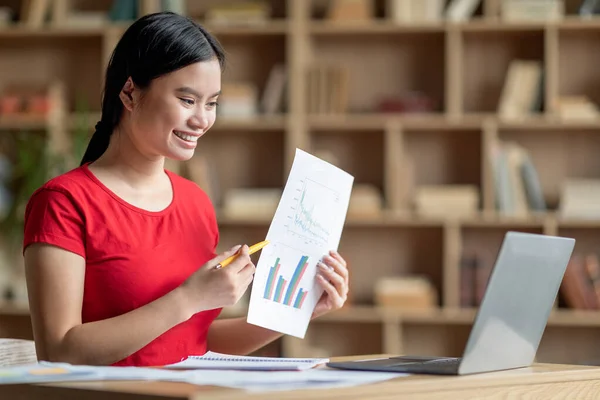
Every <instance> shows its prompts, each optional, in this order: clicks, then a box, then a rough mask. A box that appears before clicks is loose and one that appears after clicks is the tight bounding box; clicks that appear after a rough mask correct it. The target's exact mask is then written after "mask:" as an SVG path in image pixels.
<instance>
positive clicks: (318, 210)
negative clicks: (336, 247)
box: [285, 178, 340, 246]
mask: <svg viewBox="0 0 600 400" xmlns="http://www.w3.org/2000/svg"><path fill="white" fill-rule="evenodd" d="M293 200H294V201H293V203H292V204H293V205H292V207H290V211H289V214H288V215H287V221H286V225H285V227H286V229H287V232H286V233H287V234H288V235H291V236H296V237H298V238H301V239H302V240H303V241H304V242H306V243H313V244H316V245H319V246H323V245H326V244H327V243H328V242H329V236H330V235H331V231H330V229H331V228H330V227H332V226H335V225H336V224H335V223H334V218H335V214H336V213H334V212H332V210H335V209H336V208H337V207H338V205H339V202H340V196H339V193H338V192H337V191H335V190H333V189H331V188H329V187H327V186H325V185H323V184H321V183H319V182H316V181H314V180H312V179H307V178H305V179H302V180H299V181H298V187H297V188H296V189H295V192H294V199H293Z"/></svg>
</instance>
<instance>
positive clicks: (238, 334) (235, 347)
mask: <svg viewBox="0 0 600 400" xmlns="http://www.w3.org/2000/svg"><path fill="white" fill-rule="evenodd" d="M281 336H282V334H281V333H279V332H275V331H271V330H269V329H265V328H262V327H260V326H256V325H252V324H249V323H247V322H246V318H227V319H218V320H216V321H214V322H213V323H212V325H211V326H210V329H209V331H208V349H209V350H210V351H215V352H217V353H225V354H241V355H247V354H250V353H252V352H254V351H256V350H258V349H260V348H262V347H264V346H266V345H267V344H269V343H271V342H272V341H274V340H275V339H278V338H279V337H281Z"/></svg>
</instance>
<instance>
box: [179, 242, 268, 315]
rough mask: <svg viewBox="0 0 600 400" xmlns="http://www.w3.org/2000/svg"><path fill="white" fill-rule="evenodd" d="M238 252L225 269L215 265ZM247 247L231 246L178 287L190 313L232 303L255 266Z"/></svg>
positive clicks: (235, 301)
mask: <svg viewBox="0 0 600 400" xmlns="http://www.w3.org/2000/svg"><path fill="white" fill-rule="evenodd" d="M238 250H239V255H238V257H237V258H236V259H235V260H234V261H233V262H232V263H231V264H229V265H228V266H226V267H224V268H221V269H217V268H216V266H217V264H219V263H220V262H222V261H224V260H225V259H227V258H228V257H230V256H232V255H234V254H235V253H236V252H237V251H238ZM249 251H250V249H249V248H248V246H247V245H243V246H241V247H240V246H239V245H238V246H234V247H232V248H231V249H229V250H227V251H225V252H224V253H222V254H219V255H218V256H216V257H215V258H213V259H212V260H210V261H208V262H207V263H206V264H204V265H203V266H202V267H201V268H200V269H198V270H197V271H196V272H194V273H193V274H192V275H191V276H190V277H189V278H188V279H187V280H186V281H185V282H184V283H183V284H182V285H181V289H183V292H184V293H185V297H186V299H187V303H188V304H189V305H190V307H191V310H192V312H193V314H195V313H198V312H200V311H205V310H212V309H215V308H220V307H227V306H232V305H234V304H236V303H237V302H238V301H239V299H240V298H241V297H242V296H243V295H244V293H245V292H246V290H247V289H248V286H249V285H250V283H251V282H252V280H253V279H254V271H255V270H256V267H255V265H254V264H253V263H252V260H251V259H250V252H249Z"/></svg>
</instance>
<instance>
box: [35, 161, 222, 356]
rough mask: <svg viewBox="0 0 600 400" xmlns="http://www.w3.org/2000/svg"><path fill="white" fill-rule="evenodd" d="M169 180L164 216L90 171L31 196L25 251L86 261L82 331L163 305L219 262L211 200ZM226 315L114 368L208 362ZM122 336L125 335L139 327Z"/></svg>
mask: <svg viewBox="0 0 600 400" xmlns="http://www.w3.org/2000/svg"><path fill="white" fill-rule="evenodd" d="M167 174H168V176H169V178H170V180H171V184H172V186H173V201H172V202H171V204H170V205H169V206H168V207H167V208H166V209H164V210H162V211H158V212H152V211H147V210H144V209H141V208H138V207H135V206H133V205H132V204H129V203H127V202H125V201H124V200H123V199H121V198H120V197H118V196H117V195H116V194H115V193H113V192H112V191H111V190H109V189H108V188H107V187H106V186H104V185H103V184H102V183H101V182H100V181H99V180H98V179H97V178H96V177H95V176H94V175H93V174H92V173H91V171H90V170H89V169H88V167H87V165H83V166H81V167H78V168H75V169H73V170H71V171H69V172H67V173H65V174H63V175H60V176H58V177H55V178H53V179H51V180H49V181H48V182H47V183H46V184H44V185H43V186H42V187H41V188H39V189H38V190H37V191H36V192H35V193H34V194H33V195H32V196H31V198H30V200H29V203H28V204H27V208H26V211H25V235H24V243H23V249H25V248H26V247H27V246H28V245H29V244H31V243H34V242H43V243H48V244H52V245H55V246H58V247H61V248H63V249H66V250H68V251H71V252H73V253H76V254H79V255H81V256H82V257H84V258H85V261H86V271H85V284H84V285H85V286H84V296H83V310H82V315H81V317H82V320H83V323H86V322H91V321H98V320H102V319H106V318H111V317H115V316H118V315H120V314H124V313H126V312H128V311H131V310H134V309H136V308H138V307H141V306H143V305H145V304H147V303H150V302H151V301H153V300H156V299H158V298H160V297H162V296H163V295H165V294H167V293H168V292H169V291H171V290H172V289H174V288H176V287H177V286H179V285H180V284H181V283H182V282H184V280H185V279H186V278H187V277H189V276H190V275H191V274H192V273H193V272H194V271H196V270H197V269H198V268H199V267H201V266H202V265H203V264H204V263H205V262H206V261H208V260H209V259H211V258H213V257H214V256H215V251H216V246H217V243H218V240H219V233H218V229H217V223H216V217H215V213H214V208H213V206H212V203H211V201H210V199H209V198H208V196H207V195H206V193H205V192H204V191H203V190H202V189H200V187H198V186H197V185H196V184H195V183H193V182H191V181H189V180H187V179H184V178H182V177H180V176H178V175H176V174H174V173H172V172H169V171H167ZM220 311H221V309H215V310H209V311H204V312H200V313H198V314H196V315H194V316H193V317H192V318H190V319H189V320H187V321H185V322H183V323H181V324H179V325H177V326H175V327H173V328H172V329H170V330H169V331H167V332H165V333H164V334H162V335H161V336H159V337H158V338H156V339H155V340H154V341H152V342H151V343H149V344H148V345H146V346H145V347H143V348H142V349H140V350H139V351H137V352H135V353H134V354H132V355H130V356H129V357H127V358H125V359H123V360H121V361H119V362H117V363H116V364H114V365H119V366H131V365H135V366H148V365H165V364H169V363H173V362H177V361H180V360H181V359H182V358H183V357H185V356H188V355H201V354H204V353H205V352H206V350H207V348H206V337H207V332H208V328H209V326H210V324H211V323H212V322H213V320H214V319H215V318H216V317H217V316H218V315H219V313H220ZM117 329H122V330H123V333H124V334H126V332H127V331H128V330H130V329H133V327H128V326H122V327H119V328H117Z"/></svg>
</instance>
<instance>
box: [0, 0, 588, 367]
mask: <svg viewBox="0 0 600 400" xmlns="http://www.w3.org/2000/svg"><path fill="white" fill-rule="evenodd" d="M13 3H18V2H13ZM100 3H106V2H100ZM202 3H203V4H204V3H210V2H202ZM213 3H214V2H213ZM326 3H327V2H326V1H321V0H313V1H309V0H286V1H285V2H284V1H281V0H271V1H270V4H272V5H273V6H274V9H275V11H274V19H273V21H270V22H269V23H266V24H262V25H257V26H244V27H223V26H212V25H207V27H208V28H209V29H210V30H211V31H212V32H214V33H215V34H216V35H217V37H218V38H219V40H221V42H222V43H223V45H224V47H225V49H226V51H227V52H228V54H229V59H230V63H229V66H228V70H227V71H226V73H225V74H224V77H223V80H224V82H233V81H238V80H246V81H250V82H253V83H255V84H256V85H257V86H258V87H260V88H262V87H264V85H265V82H266V80H267V77H268V74H269V71H270V70H271V68H272V67H273V65H274V64H275V63H285V66H286V73H287V79H288V84H287V92H286V103H287V106H286V108H285V110H284V112H283V113H282V114H278V115H258V116H256V117H253V118H246V119H227V118H220V119H218V121H217V123H216V124H215V126H214V128H213V129H212V130H211V132H209V134H207V135H206V137H204V138H203V139H202V144H201V145H200V146H199V150H198V152H199V153H200V154H208V155H210V160H211V162H212V165H213V166H214V167H215V173H216V176H217V179H218V181H219V185H220V186H221V190H227V189H231V188H248V187H256V188H269V187H275V188H277V187H282V185H283V184H284V183H285V180H286V178H287V172H288V169H289V167H290V165H291V162H292V157H293V154H294V150H295V148H296V147H299V148H302V149H304V150H306V151H309V152H315V151H319V150H328V151H330V152H332V153H333V154H335V155H336V156H337V157H338V159H339V160H340V165H339V166H340V167H342V168H344V169H345V170H347V171H348V172H350V173H352V174H353V175H354V176H355V179H356V183H357V184H363V183H367V184H372V185H374V186H375V187H377V188H378V189H379V190H380V191H381V193H382V195H383V200H384V205H385V209H384V210H383V211H382V213H381V214H380V215H378V216H376V217H357V216H351V215H349V216H348V220H347V223H346V227H345V230H344V233H343V236H342V241H341V245H340V251H341V253H342V254H343V255H344V256H345V257H346V258H347V260H348V262H349V265H350V269H351V301H350V303H349V304H348V305H347V307H345V308H344V309H343V310H340V311H339V312H336V313H332V314H330V315H328V316H325V317H323V318H320V319H318V320H315V321H313V322H312V323H311V325H310V327H309V330H308V333H307V336H306V338H305V339H304V340H298V339H295V338H287V337H286V338H284V339H283V340H282V342H281V343H282V351H283V353H282V354H283V355H286V356H313V355H323V356H337V355H350V354H371V353H411V354H439V355H460V352H461V351H462V349H463V347H464V345H465V343H466V339H467V337H468V333H469V328H470V324H471V323H472V319H473V316H474V310H473V309H472V308H464V309H462V308H460V279H459V268H460V265H459V262H460V256H461V255H463V254H465V252H470V251H475V250H477V251H480V252H482V253H484V254H485V256H484V257H485V259H486V260H487V262H488V263H491V262H493V260H494V259H495V256H496V254H497V251H498V249H499V245H500V242H501V240H502V237H503V235H504V233H505V232H507V231H508V230H517V231H526V232H536V233H544V234H559V235H566V236H572V237H575V238H576V239H577V245H576V248H575V252H577V253H580V252H596V251H597V248H598V245H597V243H599V242H600V220H573V219H565V218H562V217H561V216H560V215H559V214H558V213H557V207H558V202H559V190H560V187H561V186H560V185H561V184H562V183H563V182H564V181H565V179H567V178H577V177H581V178H597V177H600V163H599V162H598V159H599V158H598V157H597V155H598V154H599V153H600V124H599V122H600V121H598V120H568V121H565V120H562V119H561V118H559V116H558V114H557V110H556V107H555V105H556V104H557V100H558V98H559V97H560V96H565V95H572V96H575V95H587V96H588V97H590V98H591V99H592V100H593V101H595V102H597V103H600V97H599V96H600V95H599V93H600V90H598V89H599V85H600V75H599V74H598V72H597V71H596V65H597V64H598V63H596V62H595V61H596V58H598V57H599V56H598V54H600V52H599V51H598V50H600V48H599V46H600V45H599V44H598V43H600V42H599V41H598V39H599V38H600V19H583V18H579V17H578V16H577V9H578V1H574V0H567V1H566V5H567V6H566V12H567V15H566V16H565V17H564V18H562V19H561V20H559V21H548V22H544V21H534V22H518V23H506V22H503V21H502V20H501V19H500V18H499V16H498V5H499V3H500V0H483V3H482V6H481V7H479V9H478V10H477V11H476V13H475V16H474V17H473V18H472V19H471V20H469V21H466V22H459V23H450V22H447V21H441V22H435V23H415V24H403V25H402V24H396V23H394V22H392V21H391V20H390V19H389V18H388V16H387V15H386V13H385V2H384V1H375V4H376V6H377V12H376V18H375V20H373V21H370V22H357V23H334V22H330V21H328V20H326V19H324V18H323V16H322V10H323V6H324V5H326ZM187 5H188V7H189V8H190V10H192V9H193V11H194V12H197V11H198V10H197V9H196V8H199V9H201V8H202V7H203V5H200V2H198V3H196V2H195V1H188V2H187ZM126 26H127V24H126V23H118V24H114V25H109V26H106V27H99V28H85V29H83V28H66V27H60V26H49V27H42V28H26V27H19V26H16V27H14V26H9V27H3V28H0V70H2V71H7V72H5V73H3V74H1V75H0V88H2V87H3V86H4V85H6V84H7V83H9V82H13V81H19V80H21V81H23V80H25V81H27V79H28V77H32V76H33V77H36V79H38V78H39V79H40V80H47V79H52V78H58V79H61V80H64V81H65V82H66V83H67V98H68V99H69V102H68V109H67V110H66V115H67V118H68V121H67V123H68V124H67V125H68V126H71V127H72V126H74V125H76V122H77V121H80V118H81V115H79V114H77V113H78V110H77V109H76V107H75V99H76V98H84V99H85V100H86V102H87V104H88V105H89V110H88V112H89V114H86V115H87V116H88V118H87V119H86V121H88V122H89V124H90V127H92V126H93V125H94V124H95V123H96V121H97V119H98V116H99V110H100V98H101V88H102V85H101V83H102V79H103V77H102V73H103V70H104V66H105V64H106V60H107V59H108V57H109V55H110V52H111V51H112V48H113V46H114V44H115V40H116V39H118V35H119V34H120V32H122V31H123V29H124V28H125V27H126ZM516 58H524V59H529V60H538V61H541V62H542V64H543V67H544V73H545V81H544V91H543V96H544V108H543V109H542V111H541V112H540V113H538V114H535V115H530V116H528V117H527V118H524V119H521V120H506V119H503V118H500V117H499V115H498V113H497V110H498V106H499V102H500V97H501V92H502V89H503V85H504V81H505V78H506V74H507V69H508V67H509V64H510V62H511V61H512V60H514V59H516ZM313 62H326V63H335V64H338V65H342V66H344V67H345V68H347V69H348V70H349V73H350V77H351V79H350V81H349V86H348V97H347V100H348V110H347V112H344V113H333V114H325V115H323V114H313V113H309V112H308V110H309V109H310V104H309V102H310V96H309V90H308V86H309V85H308V82H307V79H308V78H307V76H308V73H307V71H308V68H309V67H310V66H311V65H312V63H313ZM25 64H26V65H28V68H30V69H25V68H23V66H24V65H25ZM407 91H420V92H423V93H425V94H426V95H428V96H431V97H432V98H433V99H434V100H435V106H434V108H433V109H432V110H431V111H429V112H426V113H423V114H410V113H405V114H403V113H384V112H381V111H378V109H377V108H376V107H375V106H376V104H377V103H378V101H380V100H381V98H382V97H385V96H395V95H400V94H402V93H404V92H407ZM46 124H47V122H46V121H45V120H43V119H25V120H19V119H14V118H2V117H1V116H0V130H1V131H5V132H12V131H14V130H16V129H25V128H27V129H35V130H39V131H44V130H45V129H46ZM493 138H500V139H506V140H511V141H514V142H516V143H519V144H520V145H522V146H523V147H524V148H526V149H527V151H528V152H529V153H530V155H531V157H532V160H533V162H534V164H535V165H536V168H537V171H538V174H539V175H540V181H541V184H542V188H543V191H544V196H545V200H546V201H547V202H548V205H549V206H550V208H549V210H548V211H547V212H543V213H531V214H530V215H527V216H525V217H511V216H502V215H499V214H498V213H497V212H496V210H495V205H494V184H493V177H492V176H491V171H490V170H489V166H488V152H487V151H488V147H489V145H490V140H491V139H493ZM405 155H409V156H411V157H412V158H413V160H414V162H415V167H414V175H413V177H412V179H413V180H414V184H415V185H416V186H419V185H425V184H471V185H475V186H476V187H477V188H478V191H479V193H480V196H481V203H480V205H479V210H478V212H477V213H476V214H474V215H472V216H470V217H460V218H451V216H449V217H448V218H432V217H422V216H419V215H417V214H415V213H414V212H413V211H412V209H411V208H410V207H408V206H407V205H406V204H407V203H406V202H405V201H403V197H402V196H403V195H402V194H399V192H402V190H403V185H404V182H403V179H404V176H405V175H404V171H403V170H402V168H401V167H399V164H398V162H397V161H398V159H399V158H401V157H403V156H405ZM225 156H226V157H225ZM219 160H220V161H219ZM409 200H410V198H409ZM408 204H410V203H408ZM217 208H218V209H219V208H220V204H219V203H218V202H217ZM219 214H220V213H219ZM219 223H220V229H221V245H220V247H221V248H222V249H224V248H228V247H229V246H230V245H231V244H232V243H239V242H244V243H254V242H256V241H258V240H259V239H261V238H263V237H264V235H265V234H266V232H267V229H268V227H269V223H270V218H269V217H264V216H255V217H247V218H241V219H236V218H228V217H220V218H219ZM405 273H414V274H423V275H425V276H427V277H428V278H429V279H431V281H432V282H433V284H434V286H435V288H436V291H437V293H438V295H439V304H438V307H437V308H436V309H435V310H430V311H422V312H406V311H395V310H386V309H381V308H379V307H377V306H376V305H374V303H373V297H374V296H373V284H374V282H375V281H376V279H378V278H379V277H382V276H394V275H399V274H405ZM559 297H560V296H559ZM0 313H2V311H1V310H0ZM0 323H1V322H0ZM599 333H600V313H599V312H597V311H593V310H592V311H581V310H572V309H569V308H566V307H564V306H563V305H562V301H560V298H559V299H557V303H556V307H555V310H554V312H553V314H552V315H551V317H550V321H549V324H548V328H547V330H546V333H545V336H544V338H543V340H542V344H541V346H540V351H539V353H538V361H541V362H561V363H596V362H599V361H600V350H599V348H598V346H597V335H598V334H599ZM563 346H564V347H568V349H569V350H568V351H567V350H561V349H562V348H563Z"/></svg>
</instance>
